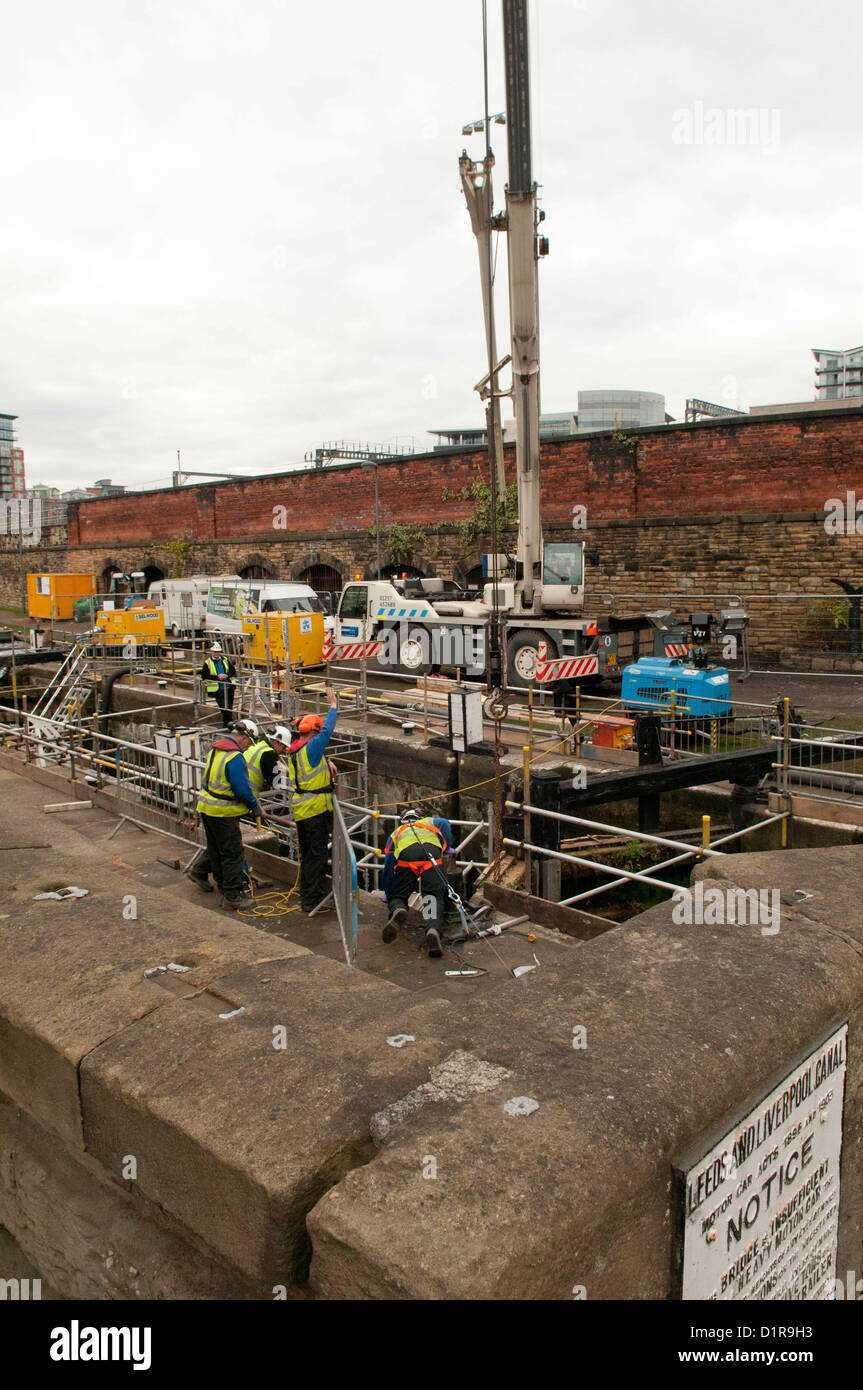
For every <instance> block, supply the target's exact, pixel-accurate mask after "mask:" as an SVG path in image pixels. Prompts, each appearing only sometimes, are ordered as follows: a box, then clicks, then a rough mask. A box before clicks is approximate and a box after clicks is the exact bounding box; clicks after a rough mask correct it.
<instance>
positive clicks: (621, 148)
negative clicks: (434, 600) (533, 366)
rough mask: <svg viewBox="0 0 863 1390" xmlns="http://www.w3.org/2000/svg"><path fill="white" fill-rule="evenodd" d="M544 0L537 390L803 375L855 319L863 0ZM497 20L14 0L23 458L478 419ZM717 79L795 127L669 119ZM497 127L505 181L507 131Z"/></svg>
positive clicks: (537, 74)
mask: <svg viewBox="0 0 863 1390" xmlns="http://www.w3.org/2000/svg"><path fill="white" fill-rule="evenodd" d="M537 5H538V24H537V25H536V43H535V45H534V63H533V68H534V80H535V90H534V135H535V140H534V143H535V161H536V170H537V175H538V177H539V178H540V179H541V180H542V181H543V201H544V206H545V207H546V209H547V212H548V220H547V223H546V227H545V230H547V232H548V235H549V237H550V238H551V256H550V257H549V259H548V260H547V261H546V262H544V263H543V265H542V267H541V294H542V301H541V315H542V348H543V405H544V408H547V409H549V410H554V409H566V408H569V407H574V406H575V403H576V394H577V391H578V389H579V387H596V386H628V387H636V388H643V389H651V390H660V391H664V392H665V393H666V396H667V398H668V405H669V409H670V410H671V411H672V413H675V414H680V413H682V407H683V400H684V397H685V396H687V395H690V394H695V395H703V396H707V397H711V398H716V397H717V396H718V395H719V393H720V392H721V391H722V390H723V389H726V390H727V379H728V377H729V376H732V377H733V378H734V379H735V382H736V383H737V389H738V391H739V399H740V401H741V402H743V403H745V404H747V405H748V404H754V403H757V402H759V401H770V400H776V401H778V400H783V399H806V398H808V397H810V396H811V395H812V380H813V376H812V363H811V358H810V357H809V354H808V348H809V346H810V345H812V344H817V345H822V344H827V345H828V346H830V345H835V346H837V347H842V346H848V345H851V344H852V343H855V344H856V343H857V342H859V341H860V339H861V337H863V333H861V320H860V311H859V302H860V294H859V289H860V285H859V279H860V271H859V257H857V256H856V254H855V252H854V248H855V247H856V246H857V245H859V241H860V232H861V229H863V214H861V208H860V201H859V195H858V188H859V186H860V167H859V163H860V157H859V152H858V148H857V144H856V135H855V129H856V126H855V122H856V119H857V107H858V92H859V81H858V71H857V57H856V55H857V53H858V52H859V47H860V39H861V37H863V20H861V17H860V12H859V10H858V8H857V7H856V6H854V5H852V4H851V3H850V0H849V3H847V4H843V3H838V4H836V5H834V6H833V7H831V8H830V9H829V10H824V9H821V10H813V9H812V7H811V6H810V5H808V4H804V3H803V2H802V0H760V2H759V5H758V6H757V7H753V6H751V5H750V4H749V3H747V0H726V3H725V4H723V5H722V6H721V7H708V6H693V5H692V4H691V3H689V0H586V3H585V4H583V5H582V4H580V3H579V4H575V3H570V2H569V0H536V4H535V8H536V7H537ZM498 11H499V5H498V3H497V0H489V16H490V56H491V105H492V109H493V110H498V109H500V108H501V107H502V106H503V104H504V103H503V95H502V93H503V84H502V53H501V39H500V16H499V13H498ZM480 39H481V34H480V5H479V0H470V3H465V0H438V3H437V4H436V5H435V6H434V7H418V6H413V5H409V4H406V3H404V0H398V2H397V0H373V3H372V4H370V5H366V6H358V5H356V4H355V3H347V0H330V3H329V4H327V5H318V6H300V5H296V4H294V3H285V4H282V3H280V0H247V3H240V0H176V3H173V4H172V3H169V0H149V3H145V2H144V0H135V3H132V0H129V2H128V3H122V2H121V3H117V0H112V2H111V3H109V2H108V0H82V3H81V4H79V5H77V6H74V7H70V6H68V5H64V4H60V3H59V0H36V2H35V3H33V4H31V5H29V6H26V7H25V6H19V7H17V9H16V10H14V11H12V12H10V14H8V15H7V17H6V22H5V27H4V77H5V81H4V89H3V92H2V95H0V120H2V123H3V129H4V132H5V140H4V174H5V181H4V191H5V195H6V196H5V199H4V204H5V206H4V217H3V220H2V231H0V238H2V257H0V266H2V269H0V306H2V313H3V322H4V334H3V339H2V349H0V354H2V355H0V372H2V382H3V386H2V399H0V409H2V410H4V411H9V412H14V413H17V414H18V415H19V416H20V420H19V434H20V439H21V443H22V445H23V447H24V449H25V453H26V456H27V461H28V475H29V477H30V479H31V481H36V480H37V477H38V480H39V481H47V482H55V483H57V484H58V485H60V486H64V487H67V486H72V485H75V484H80V483H84V482H90V481H92V479H93V478H96V477H103V476H112V477H114V478H115V479H118V480H120V481H124V482H127V483H129V484H132V485H135V484H137V485H141V484H144V483H147V482H149V481H151V480H154V479H157V478H162V479H167V477H168V475H169V474H170V472H171V469H172V468H173V466H174V464H175V461H176V450H177V449H178V448H180V449H181V450H182V453H183V462H184V463H185V464H186V465H187V466H188V467H189V468H206V467H215V468H222V469H224V470H226V471H233V470H236V471H245V470H248V471H252V470H254V469H266V468H270V467H285V466H290V465H291V464H295V463H299V462H300V461H301V460H302V457H303V454H304V453H305V452H306V451H307V450H309V449H312V448H313V447H314V446H315V445H316V444H318V443H320V442H322V441H323V440H324V439H334V438H347V439H369V440H373V441H376V442H378V441H381V440H384V439H391V438H394V437H396V436H398V437H400V438H401V439H402V440H404V439H405V438H406V437H409V436H414V437H415V438H416V442H417V445H418V446H420V447H425V446H426V445H427V444H428V436H427V435H426V434H425V433H424V431H425V430H426V429H428V428H437V427H446V426H449V425H459V424H465V425H467V424H472V423H474V424H479V423H481V421H482V411H481V407H480V404H479V401H478V399H477V398H476V396H475V395H474V394H473V392H472V386H473V383H474V382H475V381H477V380H478V379H479V378H480V376H482V374H483V371H484V357H485V349H484V339H483V328H482V317H481V306H480V295H479V283H478V275H477V270H476V250H475V245H474V242H473V238H472V236H471V233H470V229H469V222H468V218H467V213H466V211H465V208H464V204H463V200H462V197H461V193H460V190H459V181H458V171H457V160H458V155H459V153H460V151H461V149H462V146H463V145H464V144H468V147H469V149H470V151H471V153H474V154H475V155H479V153H480V149H479V146H480V144H481V141H480V139H479V138H478V137H474V139H473V141H469V140H468V141H466V140H465V139H464V138H463V137H462V136H461V134H460V131H461V126H462V125H463V124H464V122H465V121H466V120H472V119H476V118H477V117H479V116H480V115H481V114H482V73H481V42H480ZM699 102H700V103H702V106H703V107H704V108H719V109H721V110H725V109H736V108H742V107H753V106H754V107H759V108H764V109H765V110H766V111H773V110H777V111H778V112H779V113H780V130H781V136H780V139H779V141H778V143H777V144H776V146H775V148H772V149H768V150H765V149H763V148H760V147H757V146H753V147H750V146H745V145H744V146H734V145H731V146H729V145H726V146H712V147H710V146H706V145H692V146H681V145H679V144H675V143H674V141H673V139H672V123H673V115H674V112H675V111H678V110H680V109H687V108H694V106H695V104H696V103H699ZM495 146H496V154H497V157H498V164H497V168H496V171H495V182H496V188H497V192H498V202H499V203H500V202H502V196H503V185H504V182H505V166H506V157H505V156H506V139H505V131H503V130H502V129H501V128H499V127H498V128H495ZM505 258H506V257H505V246H504V245H503V244H501V247H500V255H499V278H500V281H501V282H502V280H503V272H504V271H505ZM499 300H500V304H499V309H500V322H499V339H500V341H501V343H503V342H505V338H506V317H505V296H504V295H503V294H500V295H499ZM130 383H131V384H130ZM723 383H726V386H725V388H723ZM506 409H507V407H505V410H506Z"/></svg>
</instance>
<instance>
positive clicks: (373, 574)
mask: <svg viewBox="0 0 863 1390" xmlns="http://www.w3.org/2000/svg"><path fill="white" fill-rule="evenodd" d="M381 570H382V572H383V577H384V579H386V578H388V574H387V571H392V570H395V571H396V573H397V574H400V573H401V571H402V570H405V571H406V572H407V573H408V574H409V575H418V576H419V578H420V579H428V578H429V576H430V575H433V574H434V566H433V565H430V564H429V562H428V560H427V559H426V558H425V556H424V555H411V558H410V560H395V559H393V557H392V555H390V553H389V551H388V550H382V551H381ZM377 573H378V562H377V557H375V559H373V560H369V562H368V564H367V565H366V567H365V569H364V570H363V578H364V579H376V578H377Z"/></svg>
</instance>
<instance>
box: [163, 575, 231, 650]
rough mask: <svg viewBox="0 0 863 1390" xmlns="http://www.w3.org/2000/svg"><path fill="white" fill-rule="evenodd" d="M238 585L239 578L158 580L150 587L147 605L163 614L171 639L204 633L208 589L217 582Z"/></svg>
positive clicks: (223, 576) (200, 577)
mask: <svg viewBox="0 0 863 1390" xmlns="http://www.w3.org/2000/svg"><path fill="white" fill-rule="evenodd" d="M229 580H230V581H236V582H238V583H239V582H240V577H239V575H218V576H212V575H205V574H195V575H192V576H191V578H189V579H159V580H157V581H156V582H155V583H154V584H151V585H150V588H149V591H148V594H149V598H150V601H151V602H153V603H156V604H157V605H158V606H159V608H161V610H162V614H163V617H164V619H165V631H166V632H167V633H168V634H169V635H170V636H172V637H179V636H181V635H197V634H198V633H199V632H203V630H204V616H205V614H206V611H207V598H208V596H209V593H210V587H211V585H213V584H218V583H219V582H220V581H229Z"/></svg>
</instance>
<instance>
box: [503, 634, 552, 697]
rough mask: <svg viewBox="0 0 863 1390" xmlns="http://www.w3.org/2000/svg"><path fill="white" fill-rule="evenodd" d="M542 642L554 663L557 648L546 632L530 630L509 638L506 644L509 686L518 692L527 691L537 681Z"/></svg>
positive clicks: (548, 656)
mask: <svg viewBox="0 0 863 1390" xmlns="http://www.w3.org/2000/svg"><path fill="white" fill-rule="evenodd" d="M540 642H544V643H545V647H546V654H547V659H548V660H549V661H553V660H554V658H555V657H556V656H557V647H556V646H555V645H554V643H553V642H551V641H550V640H549V638H548V637H547V636H546V634H545V633H544V632H536V631H534V630H532V629H529V630H527V631H525V632H517V633H516V634H515V636H514V637H510V638H509V640H508V641H507V644H506V680H507V685H511V686H515V688H516V690H526V689H527V687H528V686H529V685H530V684H531V682H532V681H533V680H535V678H536V667H537V663H538V661H539V644H540Z"/></svg>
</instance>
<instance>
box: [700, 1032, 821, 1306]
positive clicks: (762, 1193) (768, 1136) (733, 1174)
mask: <svg viewBox="0 0 863 1390" xmlns="http://www.w3.org/2000/svg"><path fill="white" fill-rule="evenodd" d="M847 1039H848V1027H847V1024H843V1026H842V1027H841V1028H838V1029H837V1030H836V1031H835V1032H834V1033H832V1034H831V1035H830V1037H828V1038H827V1039H826V1040H825V1041H824V1042H823V1043H821V1044H820V1045H819V1046H818V1047H816V1048H815V1049H814V1050H813V1051H812V1052H811V1053H810V1054H809V1055H808V1056H807V1057H806V1058H804V1060H803V1061H802V1062H801V1063H800V1064H799V1065H798V1066H796V1067H794V1068H793V1070H792V1071H790V1072H789V1073H788V1075H787V1076H786V1077H785V1078H784V1079H783V1080H782V1081H781V1082H780V1083H779V1085H778V1086H776V1087H775V1088H774V1090H772V1091H770V1092H769V1094H768V1095H766V1096H764V1097H763V1098H762V1099H761V1100H759V1101H758V1102H757V1103H756V1104H755V1105H754V1106H753V1107H752V1109H751V1110H750V1111H749V1113H748V1114H747V1115H745V1116H744V1117H743V1118H742V1119H741V1120H740V1121H739V1122H738V1123H736V1124H735V1125H734V1126H733V1128H731V1129H729V1131H728V1132H727V1133H726V1134H725V1135H723V1137H722V1138H721V1139H720V1140H719V1142H718V1143H717V1144H715V1145H714V1146H713V1147H712V1148H711V1149H710V1150H709V1151H708V1152H707V1153H705V1154H703V1155H702V1157H701V1158H699V1159H698V1160H697V1161H696V1162H694V1163H691V1164H690V1163H687V1165H686V1166H685V1167H684V1166H682V1165H681V1167H680V1168H679V1169H678V1179H679V1186H680V1190H681V1198H682V1201H683V1203H684V1210H683V1214H682V1222H681V1225H682V1236H683V1255H682V1265H683V1270H682V1274H683V1277H682V1287H681V1298H684V1299H720V1300H733V1299H741V1300H745V1299H770V1300H774V1299H776V1300H778V1299H798V1300H811V1299H831V1298H832V1297H833V1295H834V1282H833V1281H834V1279H835V1273H836V1270H835V1266H836V1238H837V1230H838V1223H839V1156H840V1153H841V1150H842V1103H843V1094H844V1088H845V1061H846V1052H847Z"/></svg>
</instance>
